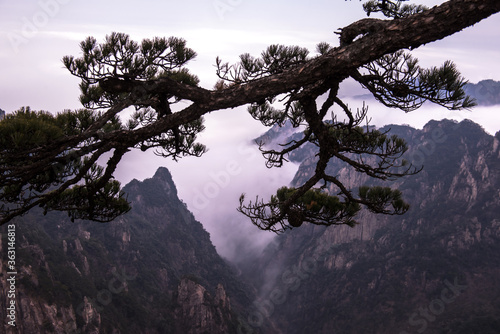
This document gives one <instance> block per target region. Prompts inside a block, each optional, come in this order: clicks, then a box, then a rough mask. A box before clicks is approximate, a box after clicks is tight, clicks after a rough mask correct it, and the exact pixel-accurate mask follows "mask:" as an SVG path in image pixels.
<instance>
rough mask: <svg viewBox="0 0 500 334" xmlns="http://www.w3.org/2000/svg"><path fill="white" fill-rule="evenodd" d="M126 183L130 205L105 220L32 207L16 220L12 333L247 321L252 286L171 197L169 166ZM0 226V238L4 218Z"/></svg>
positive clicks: (223, 329)
mask: <svg viewBox="0 0 500 334" xmlns="http://www.w3.org/2000/svg"><path fill="white" fill-rule="evenodd" d="M124 190H125V191H126V192H127V194H128V199H129V200H130V201H131V202H132V207H133V209H132V210H131V211H130V212H129V213H128V214H127V215H124V216H122V217H120V218H119V219H117V220H115V221H113V222H111V223H108V224H99V223H95V222H78V223H71V222H70V221H69V220H68V219H67V217H66V216H65V215H58V214H49V215H47V216H43V215H42V214H41V213H38V212H32V213H30V214H28V215H26V216H25V217H23V219H20V220H18V221H16V222H15V226H16V245H17V247H16V269H17V275H16V293H17V294H16V316H17V321H16V327H7V328H8V329H9V331H10V332H11V333H114V334H118V333H148V334H150V333H227V332H231V331H232V330H235V329H236V328H238V326H241V325H242V324H244V320H242V319H245V318H246V316H244V314H245V313H244V312H245V310H246V309H247V307H246V306H247V305H248V304H249V302H250V300H251V299H250V298H249V297H248V295H247V293H249V291H251V290H250V289H247V288H246V287H245V285H244V284H243V283H241V282H240V281H239V280H238V278H237V277H236V275H235V273H234V272H233V269H232V268H231V267H230V266H229V265H228V264H227V263H226V262H225V261H224V260H222V259H221V258H220V256H219V255H218V254H217V252H216V250H215V247H214V246H213V244H212V243H211V241H210V236H209V234H208V233H207V232H206V231H205V230H204V229H203V226H202V225H201V224H200V223H199V222H198V221H196V220H195V219H194V217H193V215H192V214H191V213H190V212H189V211H188V210H187V208H186V206H185V205H184V203H182V202H181V201H180V200H179V199H178V197H177V190H176V188H175V185H174V183H173V181H172V178H171V175H170V173H169V172H168V170H167V169H165V168H160V169H159V170H158V171H157V173H156V174H155V175H154V176H153V178H151V179H147V180H144V181H142V182H139V181H137V180H134V181H132V182H131V183H129V184H128V185H126V186H125V187H124ZM0 233H1V234H2V240H6V238H5V237H6V234H7V229H6V226H3V227H2V229H1V230H0ZM0 246H2V254H4V252H3V251H4V250H5V249H6V247H7V246H6V244H5V242H4V243H3V244H1V245H0ZM6 260H7V259H6V257H2V266H1V267H0V268H1V269H0V276H1V277H0V313H1V314H6V313H5V312H6V310H7V304H6V302H7V300H8V298H7V292H8V289H9V286H8V282H7V280H6V275H7V274H6V272H5V268H6V263H5V261H6ZM2 270H3V271H2ZM185 277H190V279H184V278H185ZM194 281H196V282H197V283H194ZM228 296H231V297H230V298H231V301H230V298H229V297H228ZM2 330H3V327H2Z"/></svg>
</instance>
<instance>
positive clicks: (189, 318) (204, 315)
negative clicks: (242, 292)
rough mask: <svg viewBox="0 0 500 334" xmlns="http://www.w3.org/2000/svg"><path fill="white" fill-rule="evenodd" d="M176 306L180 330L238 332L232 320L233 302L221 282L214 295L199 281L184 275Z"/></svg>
mask: <svg viewBox="0 0 500 334" xmlns="http://www.w3.org/2000/svg"><path fill="white" fill-rule="evenodd" d="M177 303H178V304H179V307H178V308H177V309H176V318H177V321H176V324H177V330H176V332H177V333H186V334H201V333H214V334H219V333H220V334H224V333H236V332H237V328H236V327H235V326H234V323H233V321H232V319H231V304H230V301H229V298H228V297H227V296H226V292H225V290H224V287H223V286H222V285H221V284H219V285H218V286H217V290H216V293H215V297H212V296H211V295H210V293H209V292H208V291H207V290H206V289H205V288H204V287H203V286H201V285H200V284H198V283H196V282H194V281H192V280H190V279H188V278H185V279H182V280H181V282H180V283H179V287H178V291H177Z"/></svg>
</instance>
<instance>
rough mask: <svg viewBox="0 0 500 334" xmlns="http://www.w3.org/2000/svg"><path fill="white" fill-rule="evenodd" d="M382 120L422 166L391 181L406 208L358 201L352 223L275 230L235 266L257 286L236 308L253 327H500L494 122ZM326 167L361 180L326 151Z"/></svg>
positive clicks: (304, 168) (349, 180) (309, 159)
mask: <svg viewBox="0 0 500 334" xmlns="http://www.w3.org/2000/svg"><path fill="white" fill-rule="evenodd" d="M390 128H391V133H395V134H398V135H399V136H401V137H403V138H405V139H406V140H407V142H408V143H409V146H410V149H409V151H408V152H407V158H408V159H409V160H410V161H412V162H413V163H414V164H415V165H417V166H418V165H423V166H424V169H423V171H422V172H420V173H419V174H417V175H415V176H410V177H406V178H404V179H400V180H398V181H397V182H394V183H392V186H395V187H398V188H399V189H401V190H402V191H403V194H404V196H405V198H406V200H407V201H408V202H409V203H410V204H411V205H412V207H411V209H410V211H409V212H408V213H407V214H405V215H403V216H395V217H394V216H391V217H389V216H381V215H373V214H370V213H367V212H363V213H362V219H360V221H362V223H361V224H360V225H358V226H356V227H354V228H350V227H348V226H341V227H338V226H332V227H328V228H325V227H320V226H311V225H303V226H301V227H300V228H297V229H294V230H292V231H291V232H289V233H288V232H287V233H285V234H284V235H281V236H280V237H279V238H278V239H277V241H276V243H274V244H273V245H271V246H269V247H268V249H266V250H265V251H264V253H263V254H264V256H263V258H262V259H260V260H259V261H257V262H254V263H253V264H248V267H247V268H246V270H247V273H248V277H250V278H251V279H252V282H253V284H254V285H255V286H256V287H258V288H259V296H258V298H257V299H256V300H255V301H254V303H253V305H252V308H251V311H250V314H249V317H248V321H249V322H250V324H251V325H252V327H253V328H254V329H259V328H262V326H264V325H265V324H266V323H268V322H273V323H275V324H276V328H278V330H277V331H275V333H280V332H281V333H325V334H326V333H399V334H408V333H424V332H425V333H454V334H455V333H499V332H500V284H499V283H500V215H499V213H500V192H499V189H500V147H499V146H500V145H499V143H500V132H499V133H497V134H496V136H491V135H488V134H487V133H486V132H484V131H483V129H482V128H481V127H480V126H479V125H477V124H474V123H472V122H470V121H463V122H461V123H456V122H453V121H447V120H444V121H440V122H436V121H431V122H429V123H428V124H427V125H426V126H425V127H424V128H423V129H422V130H416V129H413V128H410V127H406V126H390ZM301 155H302V156H304V157H305V160H304V161H303V162H302V164H301V166H300V168H299V171H298V173H297V175H296V178H295V180H294V182H295V183H297V184H298V183H300V182H301V181H303V180H304V178H305V177H307V176H308V175H310V173H311V168H314V164H313V159H314V150H309V151H307V150H306V152H301ZM328 168H329V169H330V173H329V174H330V175H339V176H340V177H341V178H342V181H343V182H344V183H345V184H347V185H349V186H350V187H352V188H356V187H357V186H359V185H362V184H364V183H370V182H371V181H370V180H368V179H367V178H366V177H364V176H363V175H360V174H359V173H356V172H353V171H352V170H350V169H347V168H346V167H345V166H343V165H342V164H340V163H338V162H331V163H330V165H329V167H328ZM255 272H261V273H262V274H259V275H252V273H255ZM267 333H273V332H272V331H268V332H267Z"/></svg>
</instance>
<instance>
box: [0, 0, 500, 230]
mask: <svg viewBox="0 0 500 334" xmlns="http://www.w3.org/2000/svg"><path fill="white" fill-rule="evenodd" d="M364 7H365V10H366V12H367V13H368V14H371V13H373V12H381V13H383V14H384V15H386V16H387V17H389V19H387V20H382V19H374V18H365V19H362V20H359V21H357V22H354V23H352V24H350V25H349V26H347V27H345V28H343V29H340V31H339V32H338V35H339V46H337V47H332V46H330V45H329V44H327V43H324V42H323V43H319V44H318V47H317V50H316V51H317V55H314V56H310V55H309V51H308V50H306V49H304V48H301V47H297V46H282V45H272V46H270V47H269V48H268V49H266V50H265V51H264V52H263V53H262V54H261V56H260V57H253V56H251V55H249V54H243V55H241V56H240V62H239V63H237V64H232V65H231V64H228V63H224V62H223V61H222V60H221V59H219V58H218V59H217V60H216V74H217V75H218V77H219V79H220V81H219V82H218V83H217V84H216V85H215V87H214V89H213V90H209V89H205V88H202V87H199V86H198V83H199V80H198V78H197V77H196V75H194V74H192V73H190V72H189V70H188V69H187V68H186V64H187V63H188V62H189V61H190V60H192V59H193V58H194V57H195V56H196V52H195V51H194V50H191V49H190V48H188V47H187V46H186V41H184V40H183V39H180V38H174V37H170V38H154V39H145V40H143V41H142V42H141V43H137V42H134V41H132V40H130V38H129V36H128V35H126V34H122V33H112V34H110V35H109V36H107V37H106V40H105V41H104V42H103V43H101V44H99V43H97V41H96V40H95V39H94V38H92V37H89V38H87V39H86V40H85V41H83V42H82V43H81V45H80V46H81V50H82V56H81V57H79V58H75V57H73V56H67V57H65V58H64V59H63V62H64V65H65V66H66V68H67V69H68V70H69V71H70V73H71V74H73V75H75V76H77V77H79V78H80V79H81V84H80V88H81V91H82V95H81V98H80V100H81V102H82V104H83V106H84V107H85V109H81V110H76V111H69V110H67V111H64V112H62V113H59V114H57V115H52V114H50V113H47V112H37V111H32V110H30V109H29V108H22V109H21V110H19V111H17V112H16V113H14V114H12V115H9V116H7V117H6V118H5V119H4V120H3V121H1V122H0V140H1V143H0V144H1V149H2V153H1V156H0V171H1V173H0V186H1V187H2V188H1V191H0V201H1V202H2V203H3V204H2V205H1V208H0V222H1V224H4V223H6V222H9V221H10V220H12V219H13V218H14V217H17V216H20V215H23V214H25V213H26V212H28V211H29V210H31V209H32V208H34V207H41V208H43V210H44V212H48V211H53V210H56V211H66V212H68V215H69V216H70V217H71V219H72V220H74V219H90V220H95V221H101V222H107V221H111V220H113V219H114V218H116V217H117V216H119V215H121V214H123V213H125V212H127V211H128V210H129V209H130V206H129V204H128V202H127V200H126V196H125V194H123V193H122V191H121V188H120V184H119V182H118V181H116V180H114V178H113V173H114V172H115V169H116V167H117V165H118V163H119V162H120V160H121V159H122V157H123V156H124V155H125V154H126V152H128V151H129V150H131V149H140V150H143V151H146V150H150V149H152V150H154V151H155V153H156V154H158V155H161V156H164V157H171V158H173V159H174V160H177V159H179V158H181V157H184V156H196V157H198V156H201V155H202V154H203V153H204V152H205V151H206V147H205V146H204V145H203V144H201V143H198V142H197V141H196V138H197V135H198V134H199V133H200V132H201V131H203V130H204V125H203V116H204V115H206V114H207V113H209V112H212V111H216V110H221V109H227V108H234V107H238V106H242V105H249V108H248V109H249V112H250V114H251V115H252V116H253V117H254V118H255V119H256V120H258V121H260V122H262V123H263V124H264V125H266V126H272V125H275V124H278V125H283V124H284V123H285V122H287V121H289V122H291V123H292V125H293V126H294V127H299V126H303V127H305V131H304V132H303V134H302V138H301V139H298V140H293V141H291V142H289V143H283V147H282V149H281V150H269V149H266V148H265V147H264V146H262V147H261V150H262V153H263V155H264V157H265V158H266V160H267V166H268V167H279V166H281V165H282V164H283V163H284V161H286V159H287V155H288V154H289V153H290V152H292V151H293V150H295V149H298V148H299V147H301V146H302V145H304V144H305V143H313V144H315V145H316V146H317V147H318V155H317V161H316V170H315V173H314V175H313V176H312V177H311V178H310V179H309V180H308V181H306V182H305V183H304V184H303V185H302V186H300V187H298V188H287V187H284V188H281V189H279V190H278V191H277V193H276V195H275V196H272V198H271V199H270V201H263V200H261V199H258V198H257V199H256V200H255V201H254V202H249V203H247V204H245V196H244V195H242V197H241V198H240V207H239V208H238V210H239V211H241V212H242V213H243V214H245V215H246V216H248V217H250V218H251V220H252V222H253V223H254V224H255V225H257V226H258V227H259V228H261V229H265V230H271V231H275V232H281V231H284V230H286V229H288V228H291V227H297V226H300V225H301V224H302V223H303V222H310V223H313V224H323V225H332V224H348V225H351V226H352V225H354V224H355V223H356V221H355V216H356V214H357V212H358V211H359V210H360V209H361V208H362V207H366V208H367V209H369V210H371V211H373V212H376V213H382V214H403V213H404V212H406V211H407V210H408V204H407V203H405V202H404V200H403V199H402V197H401V193H400V192H399V191H398V190H397V189H390V188H387V187H366V186H363V185H360V187H359V189H357V190H354V189H348V188H346V187H345V186H344V185H343V184H342V183H341V182H340V181H339V180H338V179H337V178H336V177H335V176H333V175H328V174H327V173H326V172H325V170H326V166H327V164H328V162H329V161H330V160H331V159H340V160H342V161H343V162H345V163H347V164H348V165H350V167H351V168H354V169H355V170H356V171H358V172H360V173H365V174H366V175H368V176H370V177H372V178H376V179H381V180H390V179H394V178H399V177H402V176H406V175H411V174H414V173H417V172H418V171H419V168H418V166H417V167H415V166H411V165H409V164H408V163H407V162H406V161H405V160H404V159H403V154H404V152H405V151H406V149H407V147H406V143H405V142H404V141H403V140H401V139H400V138H397V137H395V136H391V135H390V134H388V133H381V132H379V131H376V130H370V129H368V128H363V127H362V126H361V124H363V120H365V118H366V112H367V109H366V107H365V106H363V107H362V108H361V109H358V111H357V112H353V111H352V110H351V109H350V108H349V107H348V106H347V105H346V104H345V103H344V102H343V101H342V100H341V99H340V98H339V97H338V90H339V87H340V85H341V83H342V82H343V81H344V80H346V79H347V78H353V79H354V80H356V81H357V82H359V83H360V84H361V85H362V86H363V87H364V88H366V89H367V90H368V91H370V92H371V93H372V94H373V96H374V97H375V98H376V99H377V100H378V101H380V102H381V103H382V104H384V105H385V106H388V107H395V108H399V109H402V110H404V111H412V110H415V109H417V108H418V107H420V106H421V105H422V103H424V102H425V101H430V102H433V103H436V104H438V105H441V106H443V107H445V108H449V109H462V108H469V107H472V106H473V105H474V102H473V101H471V99H470V98H469V97H467V96H466V95H465V93H464V90H463V87H464V85H465V83H466V81H465V80H464V79H463V78H462V77H461V76H460V74H459V73H458V71H457V69H456V68H455V66H454V65H453V63H451V62H446V63H445V64H443V65H442V66H441V67H439V68H438V67H436V68H431V69H423V68H421V67H420V66H419V65H418V61H417V60H416V59H414V58H413V57H412V56H411V54H410V52H409V50H412V49H414V48H416V47H418V46H420V45H422V44H426V43H429V42H432V41H436V40H439V39H441V38H444V37H446V36H449V35H451V34H453V33H455V32H458V31H460V30H462V29H464V28H466V27H468V26H471V25H472V24H474V23H476V22H479V21H481V20H482V19H484V18H486V17H488V16H490V15H492V14H494V13H496V12H498V11H500V3H499V2H498V1H496V0H485V1H479V0H452V1H448V2H446V3H444V4H442V5H440V6H437V7H434V8H432V9H426V8H424V7H422V6H416V5H407V4H406V3H404V2H403V1H387V0H386V1H373V0H372V1H369V2H367V3H366V4H365V5H364ZM320 100H321V101H322V102H321V103H320V102H319V101H320ZM181 101H182V102H189V105H188V106H187V107H185V108H184V109H181V110H180V111H177V112H173V111H172V106H173V105H174V104H176V103H179V102H181ZM183 105H185V104H183ZM334 105H337V106H339V107H340V108H341V110H342V112H343V115H332V119H331V120H330V121H325V117H326V116H327V115H329V114H330V113H331V112H332V111H331V110H332V109H331V108H332V107H333V106H334ZM129 107H134V108H135V110H136V112H135V113H134V115H133V116H132V117H131V119H130V120H128V122H126V123H123V122H121V121H120V119H119V115H120V113H121V112H123V111H124V110H125V109H127V108H129ZM344 117H345V119H346V121H339V119H341V118H344ZM235 126H236V124H235ZM103 155H106V156H109V158H108V161H107V162H106V164H105V166H98V165H97V161H98V159H99V158H100V157H102V156H103ZM318 183H320V184H322V185H323V186H322V187H320V188H315V187H316V185H318ZM332 185H333V186H334V187H335V188H336V189H337V190H338V192H337V193H336V194H329V193H327V192H326V191H324V189H325V188H326V187H327V186H332Z"/></svg>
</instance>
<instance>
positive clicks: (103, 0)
mask: <svg viewBox="0 0 500 334" xmlns="http://www.w3.org/2000/svg"><path fill="white" fill-rule="evenodd" d="M442 2H443V1H432V0H425V1H420V2H419V3H422V4H426V5H428V6H433V5H436V4H439V3H442ZM361 4H362V2H360V1H345V0H310V1H290V0H288V1H282V0H280V1H272V0H266V1H263V0H252V1H250V0H208V1H207V0H204V1H201V0H185V1H176V2H173V1H151V0H149V1H140V2H139V1H129V0H125V1H123V0H120V1H118V0H99V1H96V0H89V1H77V0H40V1H28V0H24V1H12V0H0V108H1V109H4V110H6V111H7V112H12V111H14V110H17V109H18V108H20V107H21V106H31V107H32V109H36V110H47V111H51V112H57V111H61V110H63V109H76V108H80V107H81V105H80V104H79V102H78V96H79V90H78V84H79V80H78V79H77V78H75V77H72V76H71V75H70V74H69V72H68V71H67V70H66V69H65V68H63V65H62V62H61V59H62V57H63V56H65V55H75V56H78V55H79V52H80V49H79V42H80V41H82V40H83V39H84V38H86V37H87V36H94V37H96V38H97V39H98V40H99V41H102V40H103V38H104V36H105V35H107V34H109V33H110V32H112V31H117V32H125V33H128V34H130V35H131V37H132V38H133V39H135V40H141V39H142V38H151V37H154V36H177V37H183V38H185V39H186V40H187V42H188V46H189V47H191V48H193V49H194V50H195V51H196V52H197V53H198V57H197V58H196V59H195V60H194V61H192V62H191V63H189V64H188V68H189V69H190V70H191V71H192V72H193V73H194V74H196V75H198V76H199V78H200V79H201V85H202V86H203V87H205V88H212V87H213V84H214V83H215V82H216V80H217V78H216V76H215V68H214V67H213V65H214V63H215V57H216V56H220V57H222V58H223V60H226V61H230V62H231V61H236V60H237V57H238V56H239V55H240V54H241V53H245V52H250V53H251V54H253V55H256V56H257V55H259V54H260V52H261V51H262V50H263V49H265V47H266V46H268V45H269V44H274V43H280V44H286V45H300V46H304V47H307V48H309V49H310V50H311V51H314V48H315V45H316V44H317V43H318V42H322V41H326V42H329V43H331V44H332V45H337V44H338V39H337V37H338V36H337V35H335V34H334V31H337V30H338V28H341V27H343V26H346V25H347V24H349V23H351V22H353V21H355V20H357V19H360V18H363V17H365V16H364V12H363V11H362V7H361ZM499 26H500V16H499V15H498V14H497V15H495V16H492V17H490V18H488V19H486V20H484V21H483V22H480V23H478V24H476V25H475V26H474V27H471V28H468V29H466V30H464V31H462V32H460V33H457V34H455V35H453V36H451V37H448V38H446V39H444V40H442V41H438V42H435V43H431V44H429V45H426V46H424V47H421V48H419V49H417V50H415V51H414V52H413V53H414V55H416V56H417V57H418V58H419V59H420V62H421V64H423V65H425V66H436V65H441V64H442V63H443V62H444V61H445V60H447V59H452V60H453V61H454V62H455V63H456V64H457V67H458V68H459V70H460V71H461V72H462V74H463V75H464V76H465V77H466V78H467V79H468V80H470V81H471V82H477V81H479V80H483V79H496V80H500V66H499V65H498V61H499V60H500V32H499V29H498V27H499ZM342 92H343V94H346V95H352V94H358V93H363V91H360V90H359V87H357V86H354V85H351V84H346V85H345V86H344V89H343V90H342ZM351 102H352V103H359V101H351ZM353 106H355V105H353ZM370 116H372V118H373V124H375V125H378V126H382V125H384V124H388V123H409V124H412V125H414V126H417V127H422V126H423V125H424V124H425V123H426V122H427V121H428V120H430V119H432V118H437V119H441V118H455V119H463V118H471V119H473V120H475V121H476V122H479V123H481V124H482V125H483V126H484V127H485V128H486V129H487V130H488V131H489V132H491V133H494V132H496V131H498V130H500V116H499V114H498V113H497V112H495V111H494V110H493V109H491V108H482V109H479V110H477V111H473V112H460V113H457V112H454V113H453V112H448V111H446V110H443V109H437V108H424V109H422V110H419V111H416V112H414V113H412V114H404V113H402V112H400V111H397V110H386V109H384V108H382V107H380V106H377V105H373V106H372V105H370ZM206 126H207V130H206V132H205V133H204V134H203V136H202V137H201V139H202V141H203V142H204V143H206V144H207V145H208V146H209V149H210V151H209V152H208V153H207V154H206V156H205V157H203V158H201V159H194V158H190V159H185V160H183V161H181V162H179V163H174V162H172V161H169V160H165V159H159V158H155V157H152V156H151V155H150V154H144V153H140V152H132V153H130V154H128V155H127V156H126V159H125V161H123V163H122V164H121V165H120V167H119V170H118V174H117V175H118V177H119V179H120V180H122V181H123V182H128V181H130V180H131V179H132V178H137V179H144V178H146V177H151V176H152V175H153V174H154V171H155V170H156V168H157V167H158V166H160V165H163V166H166V167H167V168H169V169H170V170H171V171H172V174H173V176H174V181H175V182H176V184H177V187H178V189H179V194H180V197H181V198H183V200H184V201H185V202H187V203H188V205H189V208H190V209H191V210H193V211H194V213H195V215H196V217H197V218H198V219H199V220H200V221H202V223H204V225H205V227H206V229H207V230H208V231H209V232H210V233H211V234H212V239H213V241H214V243H215V244H216V245H217V247H218V249H219V251H221V252H222V253H223V254H224V255H226V256H231V253H232V252H233V251H234V249H235V247H237V246H238V245H240V246H241V245H242V244H243V241H242V240H244V239H245V238H247V239H248V236H250V237H251V238H253V239H259V240H260V239H267V238H268V235H267V234H266V235H265V236H263V235H262V234H258V237H257V234H256V233H257V231H255V229H254V228H253V226H249V223H248V222H241V221H240V220H238V218H235V216H234V213H235V210H234V208H235V207H236V205H237V198H238V196H239V194H240V193H242V192H248V193H249V194H253V195H256V194H261V195H262V194H264V195H265V196H269V194H270V193H271V192H272V191H274V190H275V189H276V188H277V187H279V186H281V185H284V184H287V183H288V182H289V181H290V180H291V178H292V176H293V173H294V171H295V168H296V167H295V166H293V165H290V166H287V167H286V168H285V169H282V170H274V171H267V170H266V169H265V167H264V163H263V160H262V158H261V156H260V155H259V154H258V152H257V151H255V150H253V149H252V148H251V147H250V146H248V142H249V141H250V140H251V139H252V138H255V137H256V136H258V135H259V134H261V133H262V132H263V131H265V130H266V129H265V128H264V127H262V126H261V125H260V124H259V123H256V122H255V121H253V120H252V119H251V118H250V117H249V116H248V115H247V114H246V112H245V108H236V109H234V110H225V111H218V112H214V113H211V114H210V115H208V116H207V117H206ZM228 128H231V130H230V131H228V130H227V129H228ZM221 129H224V130H223V131H221ZM201 167H202V168H201ZM226 176H229V177H226ZM236 217H238V216H236ZM242 225H243V227H242ZM228 231H234V232H233V233H232V234H231V237H228V236H227V234H228ZM235 235H237V236H235ZM245 240H246V239H245Z"/></svg>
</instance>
